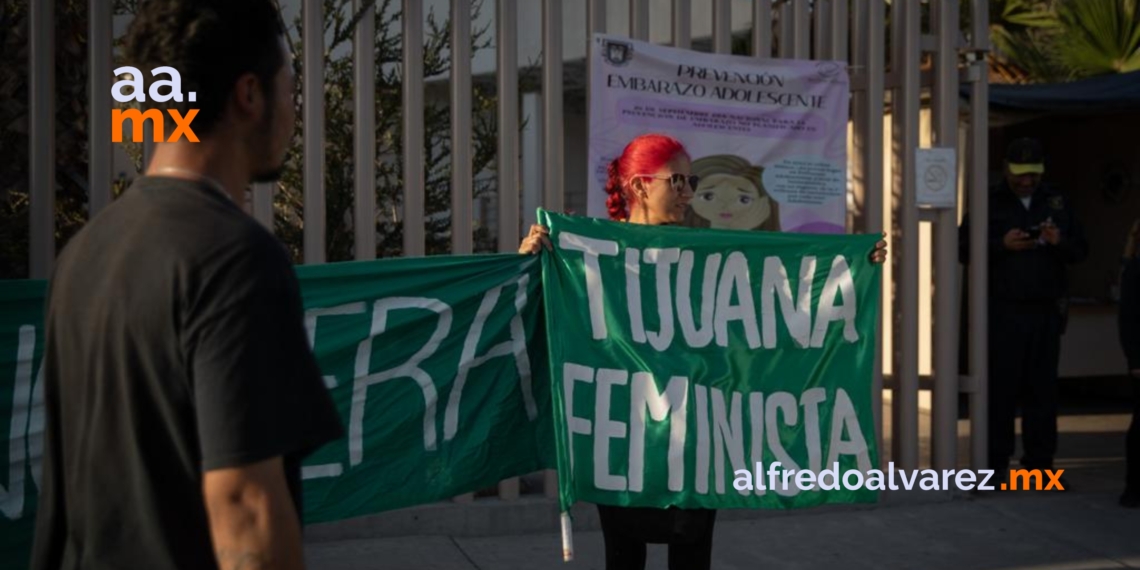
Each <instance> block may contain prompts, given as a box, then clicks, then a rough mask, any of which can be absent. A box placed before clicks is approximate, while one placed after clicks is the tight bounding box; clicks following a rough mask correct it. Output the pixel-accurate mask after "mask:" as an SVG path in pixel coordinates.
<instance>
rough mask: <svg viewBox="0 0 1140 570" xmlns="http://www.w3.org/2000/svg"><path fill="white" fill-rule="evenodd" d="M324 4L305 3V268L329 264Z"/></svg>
mask: <svg viewBox="0 0 1140 570" xmlns="http://www.w3.org/2000/svg"><path fill="white" fill-rule="evenodd" d="M321 4H322V2H321V0H305V4H304V8H303V18H304V22H305V26H304V38H303V41H304V53H305V61H304V65H305V67H304V70H303V73H304V78H305V83H304V86H303V87H302V97H303V100H304V106H305V108H304V119H305V142H304V149H305V174H304V180H305V216H304V225H305V235H304V240H303V241H304V255H305V264H307V265H312V264H316V263H324V262H325V36H324V32H325V26H324V8H323V6H322V5H321Z"/></svg>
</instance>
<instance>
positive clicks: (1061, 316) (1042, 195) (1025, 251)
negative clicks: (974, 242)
mask: <svg viewBox="0 0 1140 570" xmlns="http://www.w3.org/2000/svg"><path fill="white" fill-rule="evenodd" d="M1004 170H1005V178H1004V180H1002V181H1001V182H1000V183H999V184H997V185H995V186H994V187H992V188H991V189H990V196H989V210H990V219H989V229H988V232H987V236H988V251H989V442H988V447H989V467H990V469H993V470H995V471H997V473H998V474H999V475H1000V476H1003V477H1004V476H1005V475H1007V474H1008V470H1009V462H1010V457H1011V456H1012V455H1013V452H1014V444H1015V433H1014V419H1015V418H1016V416H1017V408H1018V403H1019V402H1020V404H1021V417H1022V419H1021V432H1022V444H1023V448H1024V455H1023V456H1022V457H1021V466H1022V467H1024V468H1026V469H1052V468H1053V456H1054V454H1055V453H1056V450H1057V391H1058V385H1057V367H1058V364H1059V359H1060V354H1061V334H1062V333H1063V332H1064V326H1065V312H1066V302H1067V301H1066V295H1067V293H1068V291H1067V282H1066V276H1065V267H1066V265H1069V264H1073V263H1079V262H1080V261H1082V260H1084V259H1085V257H1086V256H1087V255H1088V245H1087V243H1086V242H1085V237H1084V231H1083V229H1082V228H1081V225H1080V223H1079V221H1078V220H1077V218H1076V216H1075V215H1074V212H1073V210H1072V205H1071V204H1070V203H1068V202H1067V201H1066V200H1065V199H1064V197H1063V196H1061V194H1059V193H1057V192H1055V191H1054V190H1053V189H1052V188H1050V187H1049V185H1048V184H1046V183H1043V182H1042V176H1043V175H1044V173H1045V160H1044V152H1043V149H1042V147H1041V143H1040V142H1038V141H1037V140H1035V139H1028V138H1023V139H1018V140H1015V141H1013V143H1011V144H1010V145H1009V148H1008V149H1007V151H1006V159H1005V162H1004ZM958 236H959V258H960V260H961V262H962V263H969V236H970V226H969V217H968V216H967V217H965V218H963V220H962V226H961V227H960V228H959V234H958Z"/></svg>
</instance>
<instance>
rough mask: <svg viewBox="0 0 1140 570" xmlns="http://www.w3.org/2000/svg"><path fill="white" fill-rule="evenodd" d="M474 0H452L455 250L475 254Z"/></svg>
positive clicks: (452, 251) (452, 243)
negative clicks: (472, 55) (472, 89)
mask: <svg viewBox="0 0 1140 570" xmlns="http://www.w3.org/2000/svg"><path fill="white" fill-rule="evenodd" d="M471 97H472V92H471V0H451V253H453V254H463V253H471V251H472V242H473V237H472V236H473V234H472V230H471V210H472V203H473V202H474V192H473V189H472V186H473V184H474V175H473V173H472V166H471V122H472V121H471Z"/></svg>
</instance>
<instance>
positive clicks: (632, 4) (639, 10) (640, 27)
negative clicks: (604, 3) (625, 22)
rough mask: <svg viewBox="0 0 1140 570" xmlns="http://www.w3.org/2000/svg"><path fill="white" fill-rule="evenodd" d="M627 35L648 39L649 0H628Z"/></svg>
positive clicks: (636, 38) (644, 40)
mask: <svg viewBox="0 0 1140 570" xmlns="http://www.w3.org/2000/svg"><path fill="white" fill-rule="evenodd" d="M629 37H631V38H633V39H635V40H641V41H643V42H647V41H649V0H629Z"/></svg>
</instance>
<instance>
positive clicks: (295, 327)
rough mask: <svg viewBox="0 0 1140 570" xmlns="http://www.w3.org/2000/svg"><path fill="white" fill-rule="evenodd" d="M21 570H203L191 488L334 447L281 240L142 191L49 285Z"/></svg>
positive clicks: (200, 187) (69, 254)
mask: <svg viewBox="0 0 1140 570" xmlns="http://www.w3.org/2000/svg"><path fill="white" fill-rule="evenodd" d="M49 289H50V291H49V298H48V310H47V317H46V326H47V329H46V347H45V358H44V380H45V391H44V397H45V404H46V406H47V425H46V426H45V438H44V441H45V443H44V464H43V487H42V491H41V495H40V505H39V511H38V515H37V521H36V537H35V545H34V547H33V555H32V556H33V563H32V568H33V569H34V570H73V569H78V568H83V569H84V570H99V569H112V568H114V569H123V568H146V569H148V570H149V569H154V570H160V569H179V568H194V569H200V568H206V569H208V568H215V567H216V563H215V561H214V552H213V547H212V545H211V544H212V543H211V540H210V534H209V524H208V519H207V514H206V508H205V504H204V501H203V498H202V479H203V473H204V472H205V471H207V470H211V469H218V468H224V467H235V466H240V465H245V464H250V463H255V462H258V461H261V460H265V459H269V458H272V457H277V456H282V457H284V458H285V459H286V461H285V464H286V466H287V467H286V470H287V474H286V475H287V479H288V481H289V483H290V491H291V492H292V493H293V497H294V500H295V501H296V503H297V504H298V507H299V506H300V460H301V458H303V457H304V455H306V454H307V453H309V452H311V451H313V450H314V449H315V448H317V447H318V446H320V445H321V444H323V443H325V442H328V441H330V440H333V439H336V438H339V437H341V436H342V433H343V428H342V426H341V423H340V418H339V416H338V414H337V413H336V410H335V408H334V406H333V404H332V400H331V398H330V397H329V394H328V391H327V390H326V388H325V387H324V384H323V382H322V380H321V375H320V372H319V371H318V368H317V364H316V361H315V359H314V357H313V354H312V352H311V350H310V348H309V345H308V339H307V336H306V334H305V330H304V324H303V322H304V321H303V313H302V306H301V296H300V288H299V286H298V283H297V279H296V276H295V274H294V272H293V268H292V265H291V263H290V261H289V258H288V256H287V254H286V252H285V250H284V248H283V247H281V244H280V243H279V242H277V240H276V238H274V236H273V235H272V234H270V233H269V232H268V231H267V230H265V229H264V228H262V227H261V226H260V225H259V224H258V223H257V222H256V221H254V220H253V219H252V218H250V217H249V216H248V215H246V214H245V213H244V212H242V211H241V210H240V209H239V208H238V207H237V206H236V205H235V204H234V203H233V202H231V201H230V200H229V198H227V197H226V196H225V195H223V194H222V193H220V192H219V191H217V190H216V189H214V188H213V187H210V186H206V185H204V184H199V183H195V182H190V181H186V180H179V179H174V178H161V177H144V178H141V179H139V180H137V181H136V182H135V183H134V184H133V185H132V186H131V188H130V189H129V190H127V192H126V193H125V194H124V195H123V196H122V197H121V198H119V199H118V200H116V201H115V202H114V203H113V204H111V205H110V206H109V207H108V208H107V209H106V210H105V211H104V212H102V213H101V214H100V215H99V216H97V217H96V218H95V219H94V220H92V221H91V222H90V223H88V224H87V226H86V227H85V228H84V229H83V230H82V231H81V232H80V233H79V234H78V235H76V236H75V237H74V238H73V239H72V241H71V243H70V244H68V246H67V247H66V248H65V250H64V251H63V253H62V254H61V256H60V258H59V261H58V265H57V267H56V271H55V275H54V276H53V277H52V279H51V282H50V284H49Z"/></svg>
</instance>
